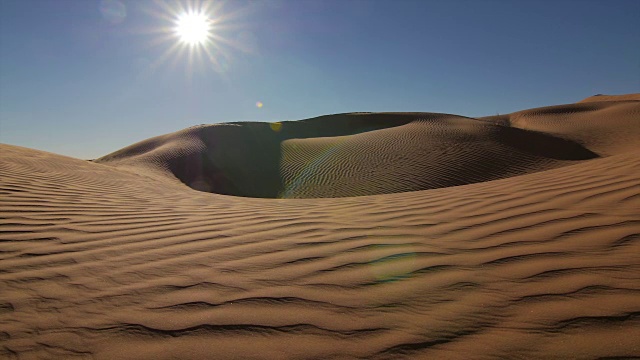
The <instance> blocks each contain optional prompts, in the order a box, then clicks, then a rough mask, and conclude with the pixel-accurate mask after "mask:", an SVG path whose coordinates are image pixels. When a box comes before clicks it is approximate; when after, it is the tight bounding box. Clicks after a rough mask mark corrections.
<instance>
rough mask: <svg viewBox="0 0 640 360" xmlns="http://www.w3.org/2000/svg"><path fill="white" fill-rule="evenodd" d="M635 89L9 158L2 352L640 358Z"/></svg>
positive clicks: (3, 218)
mask: <svg viewBox="0 0 640 360" xmlns="http://www.w3.org/2000/svg"><path fill="white" fill-rule="evenodd" d="M619 100H620V101H616V98H610V97H609V98H607V100H606V101H585V102H580V103H576V104H569V105H561V106H552V107H545V108H539V109H532V110H525V111H521V112H516V113H513V114H509V115H504V116H498V117H495V116H494V117H485V118H479V119H471V118H465V117H461V116H455V115H445V114H430V113H420V114H415V113H414V114H408V113H403V114H366V113H362V114H345V115H331V116H325V117H320V118H315V119H309V120H304V121H299V122H283V123H280V124H261V123H237V124H222V125H213V126H199V127H194V128H190V129H186V130H183V131H180V132H176V133H173V134H168V135H164V136H160V137H156V138H153V139H149V140H146V141H143V142H140V143H138V144H134V145H132V146H130V147H127V148H125V149H122V150H120V151H117V152H115V153H113V154H110V155H107V156H105V157H103V158H100V159H98V160H96V161H94V162H89V161H82V160H78V159H73V158H68V157H64V156H59V155H55V154H51V153H46V152H42V151H38V150H33V149H27V148H21V147H16V146H11V145H0V294H1V296H0V357H2V358H25V359H30V358H61V359H62V358H64V359H68V358H97V359H114V358H115V359H158V358H180V359H202V358H209V359H235V358H237V359H282V358H294V359H319V358H322V359H363V358H367V359H391V358H394V359H395V358H424V359H435V358H437V359H449V358H451V359H470V358H471V359H490V358H509V359H532V358H533V359H547V358H571V359H597V358H599V359H614V358H615V359H622V358H637V357H640V343H639V342H638V340H637V339H640V211H638V209H640V132H638V129H640V101H637V100H634V98H633V96H626V97H622V98H619ZM185 184H186V185H188V186H185ZM193 188H195V189H198V190H201V191H194V189H193ZM224 194H227V195H224ZM229 195H234V196H229ZM278 197H280V198H283V197H284V198H285V199H276V198H278ZM286 198H296V199H286Z"/></svg>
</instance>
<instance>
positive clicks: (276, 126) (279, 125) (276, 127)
mask: <svg viewBox="0 0 640 360" xmlns="http://www.w3.org/2000/svg"><path fill="white" fill-rule="evenodd" d="M269 127H270V128H271V130H273V131H275V132H279V131H280V130H281V129H282V123H281V122H274V123H270V124H269Z"/></svg>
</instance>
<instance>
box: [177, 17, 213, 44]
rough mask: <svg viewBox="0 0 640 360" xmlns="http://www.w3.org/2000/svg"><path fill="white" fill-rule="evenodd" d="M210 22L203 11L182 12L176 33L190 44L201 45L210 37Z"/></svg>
mask: <svg viewBox="0 0 640 360" xmlns="http://www.w3.org/2000/svg"><path fill="white" fill-rule="evenodd" d="M209 22H210V21H209V19H208V18H207V17H206V16H205V15H203V14H201V13H185V14H182V15H180V17H178V21H177V22H176V28H175V30H176V34H178V36H179V37H180V40H182V41H183V42H184V43H186V44H188V45H192V46H195V45H201V44H203V43H204V42H205V41H207V39H208V38H209V30H210V25H209Z"/></svg>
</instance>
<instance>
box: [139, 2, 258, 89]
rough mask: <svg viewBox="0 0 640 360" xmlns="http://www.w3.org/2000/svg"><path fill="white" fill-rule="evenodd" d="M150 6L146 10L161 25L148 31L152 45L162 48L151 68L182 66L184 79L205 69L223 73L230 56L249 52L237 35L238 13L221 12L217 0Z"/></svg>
mask: <svg viewBox="0 0 640 360" xmlns="http://www.w3.org/2000/svg"><path fill="white" fill-rule="evenodd" d="M154 4H155V6H154V8H152V9H148V10H149V12H150V13H151V15H152V16H153V17H155V18H157V19H159V20H161V24H162V25H161V26H160V27H158V28H156V29H154V30H153V31H152V33H153V34H154V38H153V40H152V45H154V46H159V47H161V48H163V50H162V52H161V53H160V56H159V57H157V58H156V60H155V61H153V62H152V66H153V68H154V69H158V68H159V67H160V66H162V65H165V64H167V63H169V65H170V66H172V67H176V66H177V67H183V66H184V68H185V73H186V75H187V77H188V78H191V77H192V76H193V75H194V73H196V72H202V71H206V70H213V71H215V72H217V73H225V72H226V71H227V70H228V69H229V64H231V62H232V55H233V54H234V53H237V52H250V50H248V49H247V46H245V45H244V44H242V43H241V39H242V36H239V35H241V33H242V32H241V29H240V26H238V24H237V22H238V18H239V17H240V16H241V12H242V10H235V11H230V10H228V9H224V8H223V5H224V2H220V1H217V2H213V1H197V2H193V1H192V2H167V1H156V2H154ZM236 33H237V34H236ZM234 34H235V35H234Z"/></svg>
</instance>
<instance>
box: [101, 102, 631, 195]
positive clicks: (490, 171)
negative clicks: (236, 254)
mask: <svg viewBox="0 0 640 360" xmlns="http://www.w3.org/2000/svg"><path fill="white" fill-rule="evenodd" d="M624 99H625V101H611V100H609V101H607V102H581V103H576V104H568V105H559V106H550V107H544V108H537V109H531V110H525V111H520V112H516V113H513V114H509V115H503V116H497V117H495V116H494V117H485V118H479V119H473V118H466V117H462V116H456V115H448V114H434V113H358V114H340V115H329V116H322V117H318V118H313V119H308V120H302V121H292V122H281V123H278V126H277V127H274V126H272V124H268V123H229V124H216V125H208V126H207V125H203V126H199V127H193V128H189V129H185V130H182V131H178V132H176V133H172V134H167V135H163V136H159V137H156V138H152V139H149V140H145V141H142V142H140V143H137V144H134V145H132V146H130V147H127V148H125V149H122V150H119V151H117V152H115V153H112V154H109V155H107V156H104V157H102V158H100V159H97V160H96V162H98V163H101V164H107V165H112V166H117V167H121V168H129V169H130V170H132V171H134V172H138V173H150V174H152V175H153V176H160V177H163V176H164V177H168V178H173V179H177V180H179V181H181V182H182V183H184V184H186V185H188V186H189V187H191V188H193V189H196V190H200V191H205V192H212V193H218V194H225V195H234V196H243V197H261V198H317V197H350V196H365V195H377V194H389V193H397V192H407V191H419V190H428V189H436V188H442V187H450V186H459V185H466V184H471V183H477V182H482V181H490V180H496V179H501V178H506V177H511V176H518V175H525V174H530V173H534V172H538V171H544V170H548V169H553V168H557V167H562V166H567V165H573V164H575V163H577V162H579V161H584V160H589V159H593V158H596V157H600V156H610V155H615V154H620V153H624V152H627V151H631V150H633V149H634V148H635V147H636V144H637V141H638V139H640V126H638V114H640V101H627V100H628V97H624Z"/></svg>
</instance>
